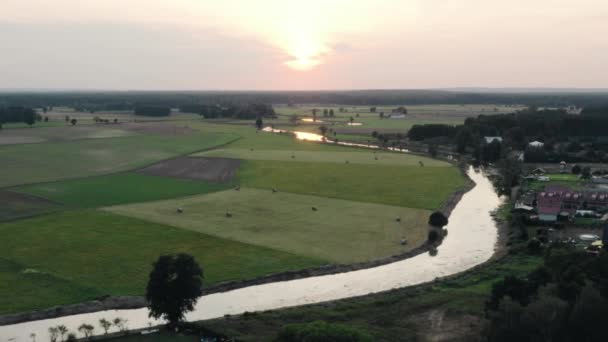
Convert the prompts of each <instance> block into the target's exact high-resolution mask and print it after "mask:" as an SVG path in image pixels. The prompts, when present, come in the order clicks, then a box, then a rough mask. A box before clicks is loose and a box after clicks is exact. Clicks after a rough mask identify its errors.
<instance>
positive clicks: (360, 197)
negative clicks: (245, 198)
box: [237, 160, 464, 210]
mask: <svg viewBox="0 0 608 342" xmlns="http://www.w3.org/2000/svg"><path fill="white" fill-rule="evenodd" d="M237 176H238V180H239V181H240V183H241V184H242V185H244V186H248V187H254V188H262V189H271V188H278V189H279V190H280V191H286V192H293V193H300V194H307V195H316V196H323V197H330V198H340V199H348V200H353V201H361V202H372V203H381V204H388V205H396V206H402V207H409V208H421V209H429V210H435V209H438V208H439V207H440V206H441V205H442V203H443V202H444V201H445V200H446V199H447V198H448V196H449V195H450V194H452V193H453V192H455V191H457V190H459V189H460V188H462V187H463V186H464V179H463V177H462V175H461V174H460V171H459V170H458V169H457V168H455V167H426V166H425V167H420V166H400V165H382V166H381V167H378V166H377V165H370V164H355V163H349V164H345V163H343V164H339V163H304V162H292V161H259V160H246V161H243V166H242V167H241V169H240V170H239V172H238V174H237Z"/></svg>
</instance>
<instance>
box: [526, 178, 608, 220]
mask: <svg viewBox="0 0 608 342" xmlns="http://www.w3.org/2000/svg"><path fill="white" fill-rule="evenodd" d="M536 200H537V206H538V217H539V219H540V220H541V221H544V222H555V221H557V219H558V216H559V215H562V216H565V217H572V216H574V215H575V214H577V213H578V214H580V213H583V212H605V211H606V210H608V192H606V191H575V190H572V189H570V188H567V187H563V186H550V187H547V188H546V189H545V191H542V192H540V193H539V194H538V196H537V198H536Z"/></svg>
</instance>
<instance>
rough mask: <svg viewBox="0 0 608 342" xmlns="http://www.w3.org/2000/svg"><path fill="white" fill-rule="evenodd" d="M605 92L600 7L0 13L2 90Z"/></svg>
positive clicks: (452, 3)
mask: <svg viewBox="0 0 608 342" xmlns="http://www.w3.org/2000/svg"><path fill="white" fill-rule="evenodd" d="M456 87H499V88H506V87H526V88H530V87H553V88H606V87H608V1H606V0H222V1H217V0H53V1H50V0H0V89H2V88H4V89H109V90H311V89H422V88H456Z"/></svg>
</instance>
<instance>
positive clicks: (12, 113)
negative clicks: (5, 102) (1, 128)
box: [0, 106, 39, 125]
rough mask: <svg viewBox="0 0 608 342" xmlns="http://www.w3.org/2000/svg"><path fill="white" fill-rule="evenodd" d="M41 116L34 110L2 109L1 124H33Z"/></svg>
mask: <svg viewBox="0 0 608 342" xmlns="http://www.w3.org/2000/svg"><path fill="white" fill-rule="evenodd" d="M38 117H39V115H38V114H36V111H35V110H33V109H32V108H26V107H17V106H13V107H0V124H2V123H9V122H25V123H27V124H29V125H31V124H33V123H34V122H35V121H36V120H37V119H38Z"/></svg>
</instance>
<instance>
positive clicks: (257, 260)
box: [0, 210, 326, 314]
mask: <svg viewBox="0 0 608 342" xmlns="http://www.w3.org/2000/svg"><path fill="white" fill-rule="evenodd" d="M0 235H2V239H0V250H2V258H0V280H2V281H0V298H2V299H0V314H7V313H14V312H20V311H27V310H33V309H38V308H44V307H48V306H53V305H60V304H68V303H75V302H80V301H84V300H92V299H95V298H97V297H100V296H102V295H143V294H144V292H145V286H146V282H147V279H148V274H149V272H150V270H151V263H152V262H153V261H154V260H156V259H157V258H158V256H159V255H162V254H168V253H188V254H191V255H193V256H194V257H195V258H196V259H197V260H198V261H199V262H200V263H201V265H202V266H203V268H204V273H205V285H207V286H208V285H213V284H216V283H218V282H222V281H228V280H238V279H249V278H254V277H258V276H262V275H266V274H269V273H276V272H282V271H288V270H297V269H302V268H306V267H313V266H319V265H321V264H324V263H326V261H323V260H319V259H314V258H307V257H304V256H298V255H294V254H291V253H286V252H281V251H278V250H276V249H271V248H264V247H260V246H253V245H250V244H245V243H241V242H236V241H231V240H226V239H221V238H218V237H213V236H210V235H206V234H202V233H200V232H193V231H189V230H185V229H179V228H173V227H169V226H165V225H161V224H155V223H151V222H149V221H142V220H138V219H134V218H128V217H125V216H119V215H114V214H112V213H109V212H103V211H95V210H81V211H68V212H63V213H56V214H50V215H44V216H40V217H36V218H31V219H26V220H19V221H13V222H8V223H3V224H0ZM24 242H26V243H24Z"/></svg>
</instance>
